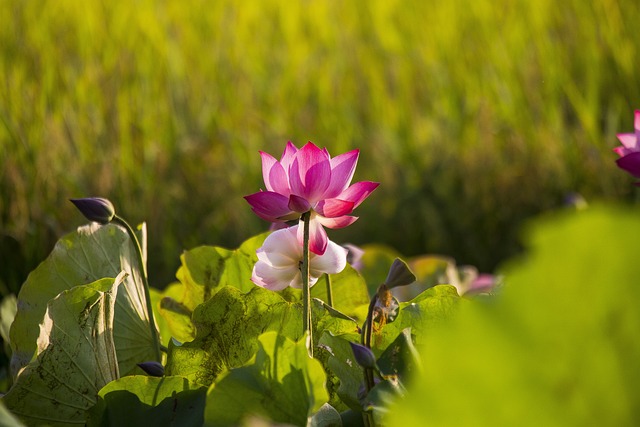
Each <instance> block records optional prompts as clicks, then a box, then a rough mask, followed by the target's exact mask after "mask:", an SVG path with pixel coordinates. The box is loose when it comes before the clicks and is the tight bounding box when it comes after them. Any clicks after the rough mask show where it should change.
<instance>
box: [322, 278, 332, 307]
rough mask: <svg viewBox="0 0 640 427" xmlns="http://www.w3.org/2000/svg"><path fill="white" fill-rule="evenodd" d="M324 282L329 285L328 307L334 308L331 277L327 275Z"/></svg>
mask: <svg viewBox="0 0 640 427" xmlns="http://www.w3.org/2000/svg"><path fill="white" fill-rule="evenodd" d="M324 280H325V282H326V284H327V305H328V306H329V307H333V288H332V287H331V276H330V275H329V273H325V275H324Z"/></svg>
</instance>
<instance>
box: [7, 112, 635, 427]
mask: <svg viewBox="0 0 640 427" xmlns="http://www.w3.org/2000/svg"><path fill="white" fill-rule="evenodd" d="M635 114H636V130H635V133H633V134H620V135H618V137H619V139H620V141H621V143H622V146H621V147H619V148H617V149H616V150H615V151H616V152H617V154H618V155H619V156H620V159H619V160H618V164H619V166H620V167H621V168H623V169H625V170H627V171H629V172H630V173H632V174H633V175H634V176H636V177H638V176H640V168H638V166H637V165H638V162H637V161H636V155H637V154H638V152H640V147H639V146H638V143H639V142H640V134H639V133H638V132H640V130H639V129H640V125H639V124H638V123H639V122H638V117H640V111H637V112H636V113H635ZM359 154H360V153H359V151H358V150H354V151H350V152H347V153H344V154H340V155H337V156H331V155H330V154H329V152H328V151H327V150H326V149H320V148H319V147H317V146H316V145H315V144H313V143H311V142H309V143H307V144H306V145H304V146H303V147H301V148H297V147H296V146H295V145H294V144H292V143H288V144H287V145H286V147H285V149H284V152H283V154H282V157H281V158H280V160H277V159H276V158H274V157H273V156H271V155H270V154H267V153H264V152H261V153H260V155H261V158H262V172H263V177H264V184H265V189H263V190H260V191H258V192H255V193H253V194H250V195H248V196H246V201H247V202H248V203H249V206H250V208H251V209H252V210H253V211H254V212H255V213H256V214H257V215H258V216H259V217H261V218H263V219H265V220H267V221H268V222H270V223H271V228H272V229H271V231H269V232H265V233H262V234H259V235H256V236H253V237H250V238H249V239H248V240H246V241H245V242H244V243H242V244H241V245H240V246H239V247H238V248H237V249H235V250H229V249H225V248H222V247H217V246H199V247H195V248H192V249H190V250H187V251H185V252H184V253H183V254H182V256H181V257H180V261H181V265H180V267H179V269H178V271H177V272H176V279H177V281H176V282H175V283H172V284H170V285H169V286H167V287H166V288H165V289H164V290H158V289H155V288H153V287H150V286H149V283H148V272H147V267H146V265H147V258H148V256H152V254H151V255H148V254H147V248H146V238H147V236H146V232H147V231H146V226H145V224H144V223H143V224H141V225H139V226H138V227H132V226H131V225H129V223H128V222H127V221H126V220H125V219H124V218H123V217H122V216H121V213H120V212H119V209H116V207H115V206H114V204H112V203H111V202H110V201H109V200H108V199H105V198H100V197H90V198H79V199H72V200H71V201H72V202H73V204H74V205H75V206H76V207H77V208H78V210H79V211H80V212H81V213H82V214H83V215H84V216H85V217H86V218H87V219H88V220H89V221H91V223H90V224H88V225H83V226H80V227H79V228H78V229H77V230H76V231H74V232H72V233H69V234H67V235H65V236H64V237H62V238H61V239H60V240H59V241H58V243H57V244H56V246H55V248H54V249H53V251H52V252H51V254H50V255H49V256H48V257H47V258H46V260H44V261H43V262H42V263H41V264H40V265H39V266H38V267H37V268H36V269H35V270H34V271H33V272H32V273H31V274H30V275H29V277H28V278H27V280H26V282H25V283H24V285H23V286H22V288H21V291H20V294H19V295H18V297H17V301H16V300H15V299H14V300H9V299H5V300H4V301H3V303H2V306H1V308H0V313H2V317H1V318H2V322H3V328H0V333H2V334H3V337H4V338H5V339H6V340H7V341H8V342H10V346H11V364H10V370H11V377H12V380H13V384H12V386H11V388H10V389H9V390H8V392H7V393H6V394H5V395H4V396H3V397H2V400H1V401H0V402H1V406H0V410H2V413H3V417H4V418H5V419H6V422H7V423H8V424H10V425H54V426H58V425H59V426H66V425H83V424H86V425H89V426H104V425H176V426H200V425H207V426H235V425H282V424H284V425H298V426H342V425H344V426H351V425H354V426H358V425H363V426H376V425H404V426H406V425H423V424H424V425H516V424H518V425H558V426H560V425H584V424H585V423H588V422H595V423H596V424H602V423H613V424H615V425H633V424H634V423H635V422H637V421H638V420H640V413H639V411H638V408H640V405H638V404H639V403H640V401H638V399H639V397H638V396H640V394H639V393H638V384H639V383H638V381H637V380H638V379H639V378H640V368H638V367H637V363H635V360H637V357H638V356H640V344H638V340H637V336H638V333H640V319H639V316H638V315H637V310H636V306H637V305H636V303H637V301H638V298H639V297H640V293H639V292H640V291H638V288H637V287H635V286H632V284H633V280H634V278H637V277H638V274H640V266H639V265H638V263H635V262H633V251H632V250H629V248H633V247H635V246H637V239H635V237H634V236H635V235H636V234H635V233H637V232H640V217H639V216H638V212H637V210H628V209H627V210H624V209H620V208H612V207H595V208H592V207H589V208H586V209H584V210H582V211H575V210H571V211H569V210H568V211H565V212H564V213H562V214H561V215H559V216H557V217H556V218H554V219H552V220H546V221H543V222H541V223H540V224H538V226H537V227H536V228H535V229H534V231H533V232H532V233H531V234H530V238H529V244H530V253H529V255H528V256H527V257H525V258H523V259H521V260H519V261H514V262H513V263H512V264H509V265H507V266H506V267H505V268H504V272H503V273H504V278H503V277H500V276H494V275H481V274H478V272H477V271H474V270H473V269H472V268H470V267H464V266H457V265H456V264H455V262H454V261H453V260H450V259H446V258H444V257H437V256H426V255H425V256H420V257H415V258H412V259H408V260H406V261H404V260H402V259H400V258H397V257H395V256H394V254H391V253H390V252H389V251H387V250H384V249H380V248H377V247H376V246H375V245H371V246H365V247H363V248H358V247H354V246H353V245H339V244H338V243H336V242H334V241H332V240H331V238H330V237H331V236H330V233H327V230H326V229H325V227H327V228H329V229H332V228H341V227H347V226H350V225H351V224H353V223H354V222H355V221H356V219H357V218H356V217H355V216H353V215H352V213H354V210H356V209H357V208H358V206H359V205H360V204H361V203H363V202H364V201H365V200H366V199H367V198H368V196H369V195H370V194H371V193H372V192H373V191H374V190H375V189H376V188H377V187H378V185H379V183H376V182H371V181H360V182H356V183H351V181H352V178H353V176H354V172H355V168H356V165H357V162H358V158H359ZM620 229H623V230H625V233H619V232H618V231H619V230H620ZM584 230H589V233H584ZM603 249H604V250H603ZM558 254H560V255H562V256H558ZM12 310H13V312H12ZM8 312H12V315H6V313H8ZM7 322H8V323H9V324H10V330H9V328H8V325H5V324H6V323H7ZM605 389H606V390H607V393H606V396H603V394H602V390H605Z"/></svg>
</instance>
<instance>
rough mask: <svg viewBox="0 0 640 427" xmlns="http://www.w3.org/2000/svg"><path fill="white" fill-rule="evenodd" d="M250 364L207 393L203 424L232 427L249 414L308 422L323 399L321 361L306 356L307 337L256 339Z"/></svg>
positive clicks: (271, 334) (301, 423) (223, 378)
mask: <svg viewBox="0 0 640 427" xmlns="http://www.w3.org/2000/svg"><path fill="white" fill-rule="evenodd" d="M258 340H259V343H260V348H259V351H258V353H257V354H256V356H255V358H254V359H253V361H252V363H249V364H248V365H246V366H243V367H241V368H237V369H232V370H231V371H228V372H227V373H226V374H224V375H222V376H220V378H218V380H217V381H216V382H215V383H214V384H212V386H211V388H210V389H209V392H208V394H207V405H206V408H205V425H208V426H235V425H238V424H239V423H240V422H241V421H243V420H246V419H248V418H249V417H257V418H264V419H267V420H269V421H272V422H277V423H288V424H293V425H298V426H306V425H307V422H308V420H309V417H311V416H312V415H313V414H314V413H315V412H317V411H318V410H320V408H321V407H322V406H323V405H324V404H325V403H326V402H327V400H328V395H327V391H326V390H325V387H324V382H325V373H324V371H323V369H322V365H321V364H320V362H318V361H317V360H315V359H312V358H311V357H309V355H308V353H307V348H306V345H305V339H304V338H302V339H300V340H299V341H297V342H294V341H292V340H290V339H289V338H287V337H285V336H283V335H279V334H278V333H276V332H273V331H272V332H265V333H264V334H262V335H260V337H259V338H258Z"/></svg>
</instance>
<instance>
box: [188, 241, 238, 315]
mask: <svg viewBox="0 0 640 427" xmlns="http://www.w3.org/2000/svg"><path fill="white" fill-rule="evenodd" d="M230 256H231V251H229V250H228V249H224V248H219V247H215V246H199V247H197V248H194V249H191V250H189V251H186V252H184V253H183V254H182V255H181V256H180V260H181V261H182V266H181V267H180V268H179V269H178V272H177V273H176V277H177V278H178V280H179V281H180V283H182V284H183V285H184V288H183V292H184V294H183V296H182V298H181V299H179V300H178V301H179V302H180V303H182V304H183V305H184V306H185V307H187V308H188V309H189V310H191V311H193V310H195V308H196V307H197V306H198V305H200V304H202V303H203V302H205V301H207V300H208V299H209V298H211V297H212V296H213V295H214V294H215V293H216V292H217V291H218V290H219V289H220V287H221V286H222V284H221V283H220V277H221V276H222V273H223V271H224V265H225V261H226V259H227V258H229V257H230Z"/></svg>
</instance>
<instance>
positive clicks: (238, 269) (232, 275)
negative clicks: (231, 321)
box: [221, 233, 269, 292]
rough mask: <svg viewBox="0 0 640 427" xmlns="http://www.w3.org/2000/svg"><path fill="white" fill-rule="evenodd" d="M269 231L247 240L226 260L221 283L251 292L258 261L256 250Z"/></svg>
mask: <svg viewBox="0 0 640 427" xmlns="http://www.w3.org/2000/svg"><path fill="white" fill-rule="evenodd" d="M268 235H269V233H262V234H258V235H257V236H254V237H251V238H249V239H247V240H245V241H244V242H243V243H242V244H241V245H240V247H239V248H238V249H236V250H235V251H233V253H232V254H231V255H230V256H229V258H228V259H227V260H226V262H225V267H224V273H223V275H222V278H221V283H222V284H224V285H227V286H233V287H236V288H238V289H240V290H241V291H242V292H249V291H250V290H252V289H253V288H254V287H255V285H254V283H253V282H252V281H251V273H252V271H253V266H254V264H255V263H256V262H257V261H258V256H257V255H256V250H257V249H258V248H259V247H260V246H262V244H263V243H264V239H266V238H267V236H268Z"/></svg>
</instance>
